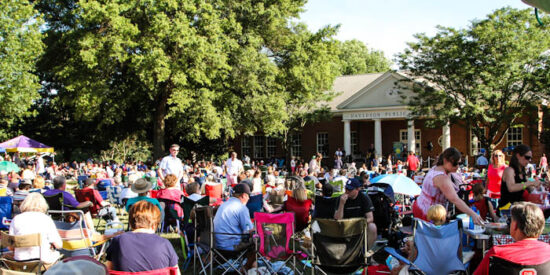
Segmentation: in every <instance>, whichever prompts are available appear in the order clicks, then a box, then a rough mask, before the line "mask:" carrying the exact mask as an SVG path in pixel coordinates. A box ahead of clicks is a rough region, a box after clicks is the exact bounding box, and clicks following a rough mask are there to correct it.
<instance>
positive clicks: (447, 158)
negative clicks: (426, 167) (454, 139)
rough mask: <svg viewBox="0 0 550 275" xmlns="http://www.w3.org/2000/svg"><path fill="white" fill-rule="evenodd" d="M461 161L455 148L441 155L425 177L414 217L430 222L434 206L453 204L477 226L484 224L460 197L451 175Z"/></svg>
mask: <svg viewBox="0 0 550 275" xmlns="http://www.w3.org/2000/svg"><path fill="white" fill-rule="evenodd" d="M459 160H460V152H459V151H458V150H457V149H456V148H454V147H449V148H447V149H445V151H443V153H441V155H440V156H439V157H438V159H437V163H436V166H435V167H433V168H432V169H430V171H429V172H428V173H427V174H426V176H425V177H424V182H423V183H422V192H421V193H420V196H419V197H418V198H417V199H416V201H415V202H414V204H413V215H414V217H416V218H419V219H423V220H425V221H428V219H427V213H428V209H429V208H430V207H431V206H432V205H436V204H441V205H446V204H447V202H451V203H454V204H455V206H456V207H457V208H458V209H459V210H460V211H462V213H466V214H468V215H469V216H470V217H472V220H473V221H474V222H475V223H476V224H482V223H483V219H482V218H481V217H480V216H479V215H478V214H477V213H475V212H474V211H473V210H472V209H470V207H468V205H467V204H466V203H465V202H464V201H463V200H461V199H460V198H459V197H458V195H457V192H458V186H456V185H455V184H453V182H452V180H451V173H455V172H456V171H457V170H458V161H459Z"/></svg>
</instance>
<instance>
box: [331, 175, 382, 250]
mask: <svg viewBox="0 0 550 275" xmlns="http://www.w3.org/2000/svg"><path fill="white" fill-rule="evenodd" d="M361 188H363V184H361V182H360V181H359V180H358V179H355V178H354V179H349V180H348V181H347V183H346V193H345V194H342V195H341V196H340V201H339V204H338V209H337V210H336V213H335V214H334V218H335V219H337V220H339V219H349V218H361V217H365V218H366V219H367V223H368V225H367V231H368V244H367V245H368V247H369V248H370V247H372V245H373V244H374V242H375V241H376V235H377V233H376V224H374V217H373V215H372V212H373V211H374V206H373V205H372V201H371V200H370V198H369V196H367V195H365V194H363V192H361Z"/></svg>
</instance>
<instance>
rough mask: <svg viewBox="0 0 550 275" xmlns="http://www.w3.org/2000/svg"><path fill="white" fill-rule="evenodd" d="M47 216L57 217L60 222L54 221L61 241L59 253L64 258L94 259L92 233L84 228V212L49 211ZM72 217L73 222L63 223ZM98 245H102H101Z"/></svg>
mask: <svg viewBox="0 0 550 275" xmlns="http://www.w3.org/2000/svg"><path fill="white" fill-rule="evenodd" d="M48 214H49V215H59V216H61V217H63V219H61V220H54V224H55V227H56V228H57V232H58V233H59V236H60V237H61V240H62V241H63V247H62V249H60V252H61V253H62V254H63V255H65V256H66V257H72V256H80V255H86V256H91V257H94V258H96V257H97V253H96V250H95V246H94V244H93V241H92V234H93V232H92V231H91V230H89V229H88V228H87V227H86V224H85V222H84V212H82V211H80V210H63V211H58V210H49V211H48ZM71 215H73V217H74V219H75V220H74V221H65V220H67V218H68V217H69V216H71ZM100 245H104V243H101V244H100Z"/></svg>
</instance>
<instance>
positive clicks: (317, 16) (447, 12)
mask: <svg viewBox="0 0 550 275" xmlns="http://www.w3.org/2000/svg"><path fill="white" fill-rule="evenodd" d="M505 6H511V7H513V8H518V9H526V8H530V9H533V8H532V7H530V6H528V5H526V4H524V3H523V2H521V0H459V1H456V0H455V1H449V0H381V1H373V0H309V2H308V3H307V4H306V5H305V7H304V8H305V10H306V11H305V12H304V13H302V14H301V16H300V19H299V21H301V22H304V23H306V24H307V25H308V28H309V29H310V30H311V31H316V30H318V29H319V28H322V27H324V26H326V25H336V24H340V25H341V26H340V30H339V32H338V35H337V36H336V38H337V39H339V40H351V39H357V40H360V41H363V42H364V43H366V44H367V46H368V47H369V48H373V49H376V50H382V51H384V54H385V55H386V57H387V58H389V59H391V60H393V59H394V55H395V54H397V53H399V52H402V51H403V50H404V49H405V48H406V46H407V45H406V42H410V41H415V40H414V37H413V34H415V33H426V34H427V35H434V34H435V33H436V31H437V29H436V26H437V25H441V26H445V27H454V28H466V27H468V25H469V24H470V22H471V21H472V20H474V19H484V18H485V17H486V15H487V14H490V13H491V12H493V11H494V10H496V9H499V8H502V7H505ZM533 16H535V15H533Z"/></svg>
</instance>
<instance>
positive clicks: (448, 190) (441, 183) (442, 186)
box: [433, 175, 483, 225]
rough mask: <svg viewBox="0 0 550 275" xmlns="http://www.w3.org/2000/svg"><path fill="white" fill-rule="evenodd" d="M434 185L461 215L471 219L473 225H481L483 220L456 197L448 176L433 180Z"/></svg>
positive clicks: (437, 177) (440, 176)
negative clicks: (464, 214) (466, 215)
mask: <svg viewBox="0 0 550 275" xmlns="http://www.w3.org/2000/svg"><path fill="white" fill-rule="evenodd" d="M433 182H434V185H435V186H436V187H437V188H439V190H441V193H443V195H444V196H445V198H447V200H448V201H450V202H452V203H454V205H455V206H456V207H457V208H458V209H459V210H460V211H462V213H466V214H468V216H470V217H472V219H473V221H474V223H475V224H480V225H481V224H483V218H481V217H480V216H479V215H478V214H477V213H476V212H474V211H473V210H472V209H470V207H468V205H467V204H466V203H465V202H464V201H463V200H462V199H460V198H459V197H458V195H457V194H456V191H455V189H454V187H453V183H452V181H451V179H450V178H449V176H447V175H439V176H436V177H434V179H433Z"/></svg>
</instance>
